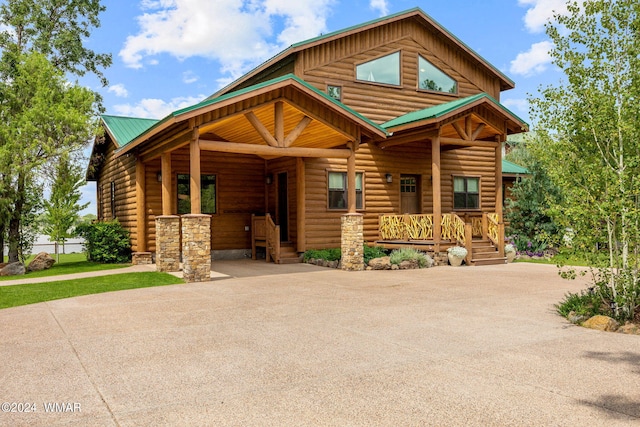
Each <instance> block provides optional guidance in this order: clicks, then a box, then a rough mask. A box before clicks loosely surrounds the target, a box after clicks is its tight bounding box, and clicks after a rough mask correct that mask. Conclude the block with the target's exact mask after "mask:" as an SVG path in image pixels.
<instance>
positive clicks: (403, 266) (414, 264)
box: [399, 259, 420, 270]
mask: <svg viewBox="0 0 640 427" xmlns="http://www.w3.org/2000/svg"><path fill="white" fill-rule="evenodd" d="M399 267H400V270H413V269H415V268H420V266H419V265H418V261H416V260H414V259H407V260H404V261H402V262H401V263H400V265H399Z"/></svg>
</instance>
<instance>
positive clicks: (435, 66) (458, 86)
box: [416, 54, 460, 97]
mask: <svg viewBox="0 0 640 427" xmlns="http://www.w3.org/2000/svg"><path fill="white" fill-rule="evenodd" d="M420 58H422V59H423V60H425V61H427V62H428V63H429V64H430V65H431V66H432V67H433V68H435V69H436V70H438V71H440V72H441V73H442V74H444V75H445V76H447V77H449V78H450V79H451V80H453V81H454V82H455V84H456V91H455V92H442V91H439V90H431V89H425V88H422V87H420ZM416 90H417V91H418V92H424V93H437V94H438V95H447V96H454V97H458V96H459V95H460V83H459V82H458V80H456V79H454V78H453V77H451V76H450V75H449V73H445V72H444V71H443V70H442V69H441V68H440V67H438V66H437V65H436V64H434V63H433V62H431V61H429V60H428V59H427V58H425V57H424V56H422V55H421V54H418V61H417V68H416Z"/></svg>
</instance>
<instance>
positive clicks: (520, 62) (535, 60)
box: [510, 40, 553, 76]
mask: <svg viewBox="0 0 640 427" xmlns="http://www.w3.org/2000/svg"><path fill="white" fill-rule="evenodd" d="M552 48H553V43H551V42H550V41H548V40H547V41H542V42H539V43H534V44H532V45H531V49H529V51H527V52H521V53H519V54H518V56H517V57H516V59H514V60H513V61H511V68H510V71H511V72H512V73H514V74H519V75H522V76H532V75H534V74H539V73H542V72H543V71H544V70H546V69H547V65H548V64H550V63H551V56H550V55H549V51H550V50H551V49H552Z"/></svg>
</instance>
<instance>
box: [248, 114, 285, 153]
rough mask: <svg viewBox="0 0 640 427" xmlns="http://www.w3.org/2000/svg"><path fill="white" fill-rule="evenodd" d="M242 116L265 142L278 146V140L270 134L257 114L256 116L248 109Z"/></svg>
mask: <svg viewBox="0 0 640 427" xmlns="http://www.w3.org/2000/svg"><path fill="white" fill-rule="evenodd" d="M244 116H245V117H246V118H247V120H248V121H249V123H251V126H253V127H254V129H255V130H256V131H257V132H258V134H259V135H260V136H261V137H262V139H264V141H265V142H266V143H267V144H269V145H270V146H272V147H277V146H278V141H277V140H276V139H275V138H274V137H273V135H271V133H269V130H268V129H267V128H266V127H265V125H263V124H262V122H261V121H260V119H259V118H258V116H256V115H255V113H254V112H253V111H249V112H248V113H246V114H245V115H244Z"/></svg>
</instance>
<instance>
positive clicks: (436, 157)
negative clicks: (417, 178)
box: [431, 133, 442, 252]
mask: <svg viewBox="0 0 640 427" xmlns="http://www.w3.org/2000/svg"><path fill="white" fill-rule="evenodd" d="M440 186H441V183H440V135H439V133H438V135H437V136H435V137H434V138H433V139H432V140H431V187H432V189H433V241H434V243H435V248H434V249H435V251H436V252H439V251H440V241H441V240H442V189H441V188H440Z"/></svg>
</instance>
